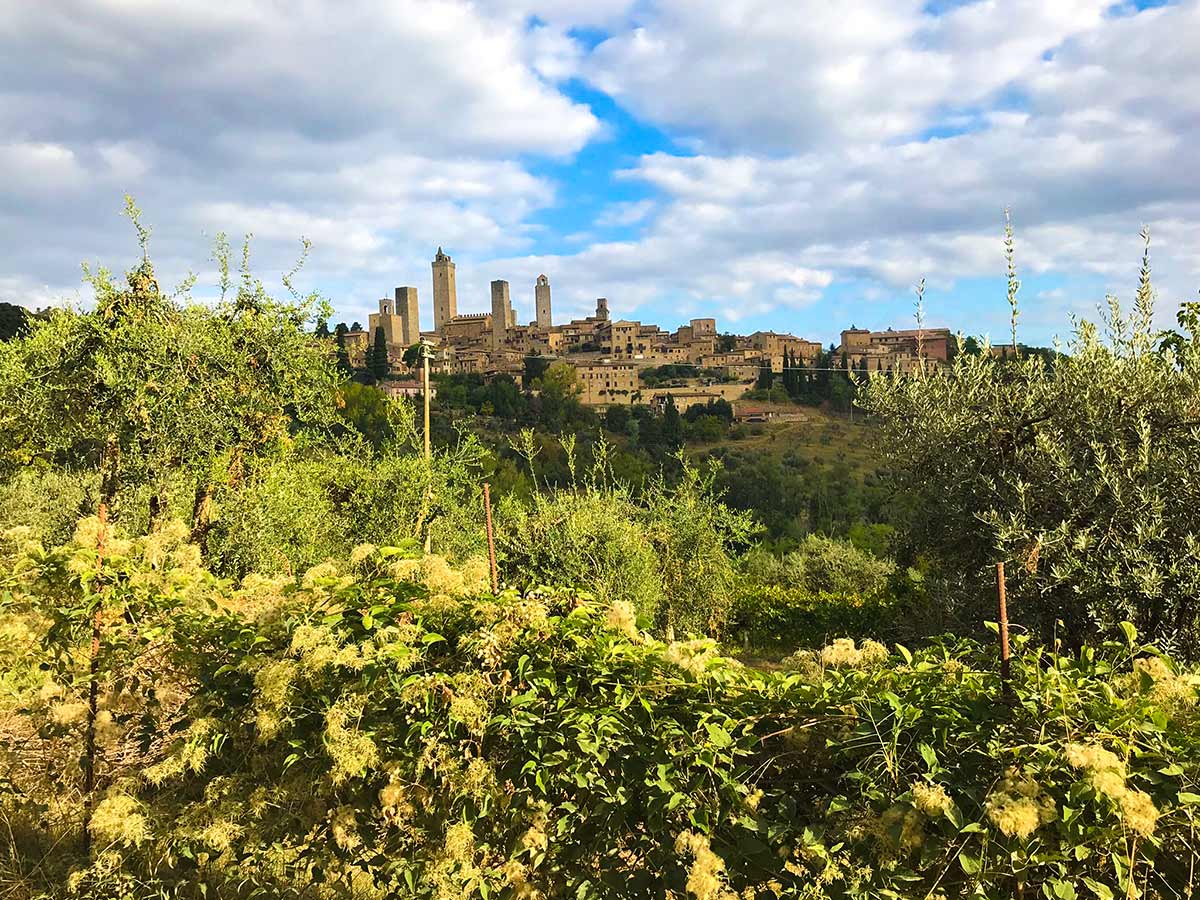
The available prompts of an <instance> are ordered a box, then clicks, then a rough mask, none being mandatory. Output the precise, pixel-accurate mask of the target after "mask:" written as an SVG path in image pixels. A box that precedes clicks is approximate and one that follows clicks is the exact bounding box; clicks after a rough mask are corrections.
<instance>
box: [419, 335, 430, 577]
mask: <svg viewBox="0 0 1200 900" xmlns="http://www.w3.org/2000/svg"><path fill="white" fill-rule="evenodd" d="M421 362H422V369H423V370H424V386H423V389H422V391H421V393H422V395H423V397H424V401H425V468H426V472H425V478H426V480H427V484H426V488H425V496H426V501H427V502H428V501H429V500H432V499H433V485H432V484H430V483H428V482H429V480H431V479H432V478H433V452H432V450H431V449H430V443H429V348H428V347H427V346H426V345H425V342H424V341H421ZM432 524H433V523H432V522H430V523H429V525H426V526H425V552H426V553H429V552H430V550H432V549H433V535H432V533H431V532H430V527H431V526H432Z"/></svg>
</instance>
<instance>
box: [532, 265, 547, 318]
mask: <svg viewBox="0 0 1200 900" xmlns="http://www.w3.org/2000/svg"><path fill="white" fill-rule="evenodd" d="M533 299H534V307H535V308H536V309H537V326H538V328H549V327H550V279H549V278H547V277H546V276H545V275H539V276H538V277H537V284H535V285H534V287H533Z"/></svg>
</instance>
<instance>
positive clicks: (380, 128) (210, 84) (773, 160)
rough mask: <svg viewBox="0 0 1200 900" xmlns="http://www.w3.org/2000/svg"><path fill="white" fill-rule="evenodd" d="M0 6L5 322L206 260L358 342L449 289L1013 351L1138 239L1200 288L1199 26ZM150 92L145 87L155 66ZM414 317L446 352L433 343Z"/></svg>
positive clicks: (868, 7) (444, 9) (1028, 9)
mask: <svg viewBox="0 0 1200 900" xmlns="http://www.w3.org/2000/svg"><path fill="white" fill-rule="evenodd" d="M43 6H44V8H43V7H31V6H30V5H29V4H27V3H23V2H20V0H0V127H2V130H0V134H3V135H4V137H2V138H0V169H2V170H3V171H4V172H5V173H6V178H4V179H2V180H0V299H3V300H9V301H15V302H20V303H24V304H26V305H30V306H41V305H45V304H47V303H57V302H64V301H68V302H69V301H79V302H86V300H87V297H86V294H85V293H84V291H83V289H82V288H81V286H80V284H79V278H78V272H79V262H80V261H82V260H90V261H93V262H99V263H103V264H107V265H109V266H110V267H113V268H122V267H124V266H127V265H128V264H129V263H130V262H131V260H132V259H133V257H134V250H135V248H134V246H133V241H132V235H131V233H130V231H129V229H128V228H127V227H125V226H123V225H122V223H121V221H120V219H119V216H118V213H119V210H120V208H121V205H122V201H121V197H122V195H123V194H124V193H126V192H129V193H132V194H134V195H135V196H136V197H137V198H138V201H139V203H140V205H141V206H142V207H143V208H144V209H145V212H146V217H147V219H148V220H149V221H150V222H151V223H152V224H153V226H154V238H153V250H154V255H155V258H156V260H157V261H158V264H159V267H160V272H161V273H162V274H163V277H164V280H167V281H171V280H174V279H178V278H182V277H183V275H184V274H185V273H187V272H188V271H195V272H196V273H197V275H198V276H199V282H198V285H197V288H196V290H195V292H194V293H195V295H196V296H198V297H200V298H204V297H206V296H210V295H211V292H212V290H213V284H214V283H215V272H214V271H213V266H212V263H211V260H210V259H209V246H210V243H211V240H212V237H213V235H215V234H216V233H217V232H218V231H226V232H228V233H230V234H231V235H235V236H236V235H240V234H243V233H246V232H253V234H254V240H253V249H254V260H255V266H256V269H257V271H259V272H260V273H261V274H262V275H263V277H264V279H265V280H267V281H268V284H276V283H277V280H276V278H275V277H274V276H275V275H276V274H277V273H279V272H282V271H284V270H286V269H287V268H290V261H291V260H292V258H293V257H294V255H295V252H296V248H297V246H298V243H297V241H298V239H299V237H300V236H302V235H303V236H306V237H308V238H310V239H311V240H312V241H313V253H312V256H311V258H310V260H309V262H308V265H307V266H306V268H305V271H304V274H303V276H302V283H303V286H304V287H305V288H313V289H316V290H319V291H321V292H322V293H323V294H324V295H326V296H327V297H329V299H330V300H331V301H332V302H333V303H334V305H335V307H336V308H337V311H338V318H344V319H345V320H346V321H352V320H355V319H360V320H365V318H366V315H367V314H368V312H369V311H370V310H371V309H372V308H373V307H374V304H375V301H376V299H377V298H378V297H380V296H384V295H386V294H389V293H390V292H391V290H392V288H394V287H395V286H397V285H402V284H415V285H416V286H417V288H418V291H419V294H420V300H421V303H422V308H423V315H424V316H425V318H426V319H427V320H428V319H429V316H430V309H429V300H430V294H429V290H430V289H429V282H430V270H429V261H430V259H431V257H432V255H433V253H434V251H435V250H436V248H437V247H438V246H439V245H441V246H443V247H445V249H446V251H447V252H449V253H450V254H451V255H452V256H453V257H454V258H455V260H456V262H457V263H458V275H459V307H460V310H461V311H464V312H470V311H482V310H483V309H485V308H486V306H487V302H488V301H487V297H488V290H487V282H488V281H490V280H491V279H493V278H507V279H508V280H509V281H510V282H511V284H512V296H513V299H514V303H515V305H516V306H517V309H518V313H519V315H520V316H521V317H522V318H529V317H531V316H532V305H533V281H534V278H535V277H536V275H537V274H539V273H540V272H545V273H546V274H547V275H549V277H550V279H551V284H552V286H553V290H554V304H555V312H556V318H557V319H559V320H563V319H566V318H569V317H571V316H573V315H580V314H584V313H586V312H587V311H588V310H589V309H590V308H591V307H592V305H593V304H594V300H595V298H596V297H598V296H607V297H608V298H609V302H610V307H611V308H612V310H613V313H614V315H617V316H621V317H628V318H639V319H642V320H643V321H653V322H658V323H659V324H661V325H663V326H666V327H673V326H675V325H677V324H679V323H680V322H682V321H685V320H686V319H687V318H689V317H690V316H695V315H715V316H716V317H717V318H718V320H719V324H720V326H721V327H722V328H723V329H728V330H737V331H741V332H747V331H751V330H754V329H757V328H773V329H776V330H786V331H793V332H795V333H797V334H800V335H804V336H806V337H810V338H813V339H818V340H822V341H825V342H828V341H830V340H832V339H835V338H836V337H837V334H838V332H839V331H840V330H841V329H842V328H844V327H848V326H849V325H851V324H855V325H859V326H864V325H865V326H870V327H874V328H883V327H887V326H889V325H891V326H895V327H904V326H906V325H908V324H909V323H910V322H911V320H912V315H913V293H912V288H913V286H914V285H915V284H916V282H917V281H918V280H919V279H920V278H922V277H924V278H926V279H927V284H928V289H927V292H926V307H927V319H928V321H929V322H930V323H931V324H945V325H948V326H950V327H952V328H955V329H961V330H963V331H966V332H968V333H972V334H991V335H993V336H995V337H1002V336H1005V335H1006V334H1007V315H1008V310H1007V304H1006V303H1005V300H1004V283H1003V277H1002V276H1003V272H1004V260H1003V256H1002V244H1001V236H1002V229H1003V210H1004V208H1005V207H1011V209H1012V216H1013V221H1014V224H1015V226H1016V229H1017V247H1018V267H1019V269H1020V277H1021V280H1022V289H1021V299H1022V317H1021V336H1022V338H1023V339H1025V340H1027V341H1029V342H1032V343H1047V342H1049V341H1051V340H1052V339H1053V338H1054V337H1055V336H1061V337H1063V338H1066V337H1068V336H1069V334H1070V328H1071V319H1072V317H1073V316H1079V315H1083V316H1092V315H1094V313H1095V310H1096V309H1097V307H1098V306H1099V305H1100V304H1101V303H1102V302H1103V300H1104V296H1105V294H1106V293H1107V292H1113V293H1116V294H1118V295H1122V296H1126V297H1128V296H1130V295H1131V294H1132V290H1133V286H1134V284H1135V279H1136V275H1137V265H1138V260H1139V256H1140V242H1139V238H1138V232H1139V231H1140V230H1141V228H1142V227H1143V226H1148V227H1149V228H1150V230H1151V234H1152V237H1153V240H1154V268H1155V274H1156V281H1157V284H1158V287H1159V290H1160V295H1161V296H1160V311H1161V315H1162V319H1163V321H1164V323H1165V322H1168V321H1170V320H1171V319H1172V318H1173V310H1174V308H1175V306H1176V305H1177V304H1178V303H1179V302H1180V301H1181V300H1184V299H1193V298H1194V297H1195V293H1196V289H1197V288H1198V287H1200V240H1197V238H1198V237H1200V232H1198V229H1197V226H1198V223H1200V174H1198V173H1200V160H1198V159H1197V151H1196V150H1195V149H1194V148H1195V147H1197V146H1200V141H1198V139H1200V133H1198V132H1200V74H1198V72H1197V69H1196V67H1195V65H1194V60H1193V56H1194V51H1195V48H1196V47H1197V46H1200V0H1181V2H1174V3H1158V2H1153V3H1145V2H1143V3H1137V4H1132V3H1130V4H1116V5H1114V4H1112V3H1111V2H1099V0H1055V2H1053V3H1046V2H1044V0H997V2H977V0H950V2H943V0H938V2H921V0H845V2H837V3H833V2H829V0H819V2H818V0H808V2H796V0H540V2H539V0H475V2H466V0H349V2H345V3H339V4H333V3H327V4H323V3H311V4H306V5H304V6H303V7H302V8H301V9H302V12H297V13H294V14H293V13H289V14H288V15H287V16H284V15H282V14H281V13H280V10H279V7H278V6H277V5H275V4H273V3H271V2H269V0H247V2H245V3H242V4H238V5H227V6H214V5H213V4H207V3H201V2H199V0H182V2H178V3H173V4H170V5H164V4H158V3H153V2H151V0H122V2H120V3H114V2H107V0H63V2H61V3H58V4H45V5H43ZM148 72H153V73H155V76H154V77H153V78H148V77H147V76H146V73H148ZM425 324H426V325H427V326H428V325H429V324H430V322H429V321H426V322H425Z"/></svg>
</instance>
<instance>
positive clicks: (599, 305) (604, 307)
mask: <svg viewBox="0 0 1200 900" xmlns="http://www.w3.org/2000/svg"><path fill="white" fill-rule="evenodd" d="M596 318H597V319H599V320H600V321H601V322H607V321H608V298H607V297H598V298H597V299H596Z"/></svg>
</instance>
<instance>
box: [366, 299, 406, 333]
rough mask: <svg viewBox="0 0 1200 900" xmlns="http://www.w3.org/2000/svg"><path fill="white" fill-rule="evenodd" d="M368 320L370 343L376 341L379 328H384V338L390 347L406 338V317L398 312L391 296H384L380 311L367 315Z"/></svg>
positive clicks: (380, 302) (380, 303)
mask: <svg viewBox="0 0 1200 900" xmlns="http://www.w3.org/2000/svg"><path fill="white" fill-rule="evenodd" d="M397 294H399V291H397ZM367 322H368V326H367V327H368V328H369V329H370V330H369V331H368V332H367V340H368V343H372V342H374V340H375V330H376V329H377V328H382V329H383V339H384V341H386V342H387V345H388V346H389V347H390V346H392V345H394V344H398V343H399V342H400V341H402V340H403V339H404V319H403V318H402V317H401V316H399V315H397V314H396V307H395V306H394V305H393V304H392V300H391V299H390V298H389V297H384V298H383V299H382V300H380V301H379V312H377V313H371V315H370V316H368V317H367Z"/></svg>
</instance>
